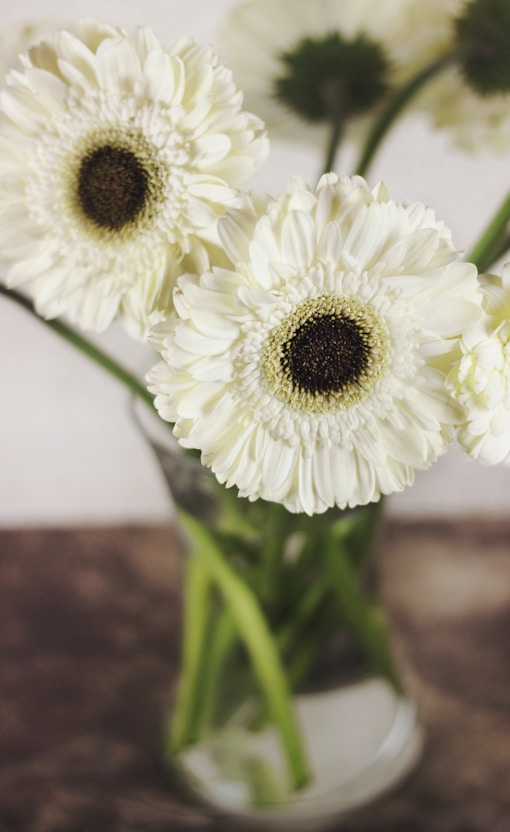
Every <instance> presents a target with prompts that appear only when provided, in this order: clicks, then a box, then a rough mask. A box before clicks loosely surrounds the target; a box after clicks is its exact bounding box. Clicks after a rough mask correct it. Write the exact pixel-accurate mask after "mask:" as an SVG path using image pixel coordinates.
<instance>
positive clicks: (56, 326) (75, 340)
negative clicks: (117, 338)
mask: <svg viewBox="0 0 510 832" xmlns="http://www.w3.org/2000/svg"><path fill="white" fill-rule="evenodd" d="M0 294H1V295H4V296H5V297H6V298H9V299H10V300H12V301H14V302H15V303H17V304H18V305H19V306H21V307H22V308H23V309H25V310H26V311H27V312H29V313H30V314H31V315H33V316H34V318H36V319H37V320H38V321H39V322H40V323H42V324H44V325H45V326H47V327H48V328H49V329H51V330H52V331H53V332H55V333H56V334H57V335H60V337H61V338H64V339H65V340H66V341H67V342H68V343H69V344H71V345H72V346H73V347H75V349H77V350H79V351H80V352H81V353H83V355H86V356H87V358H90V359H92V361H94V362H95V363H96V364H97V365H98V366H99V367H101V368H102V369H103V370H106V372H107V373H109V374H110V375H111V376H113V377H114V378H115V379H116V380H117V381H119V382H120V383H121V384H123V385H124V387H127V389H128V390H129V391H130V392H131V393H133V394H134V395H135V396H137V397H138V398H139V399H141V400H142V401H143V402H145V404H146V405H148V406H149V407H150V408H151V409H154V397H153V396H152V395H151V393H149V391H148V390H147V389H146V388H145V387H144V385H143V384H142V382H141V381H140V380H139V379H138V378H137V377H136V376H135V375H133V373H130V372H129V371H128V370H126V368H125V367H123V366H122V365H121V364H119V363H118V362H117V361H115V360H114V359H113V358H111V357H110V356H109V355H107V354H106V353H105V352H103V350H101V349H99V347H97V346H96V345H95V344H93V343H92V341H89V340H88V339H87V338H84V337H83V336H82V335H80V334H79V333H78V332H76V330H74V329H72V327H70V326H68V325H67V324H64V323H63V322H62V321H60V320H57V319H53V320H47V319H46V318H41V316H40V315H38V313H37V312H36V310H35V308H34V305H33V303H32V301H31V300H29V298H27V297H26V296H25V295H22V294H21V292H16V291H15V290H14V289H7V288H6V287H5V286H2V285H1V284H0Z"/></svg>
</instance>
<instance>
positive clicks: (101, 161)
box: [78, 144, 149, 231]
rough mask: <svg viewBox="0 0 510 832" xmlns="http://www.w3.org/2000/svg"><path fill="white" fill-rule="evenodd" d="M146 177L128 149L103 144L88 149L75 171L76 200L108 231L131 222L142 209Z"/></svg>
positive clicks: (144, 198)
mask: <svg viewBox="0 0 510 832" xmlns="http://www.w3.org/2000/svg"><path fill="white" fill-rule="evenodd" d="M148 192H149V177H148V174H147V171H146V170H145V168H144V166H143V164H141V162H140V160H139V159H138V158H137V156H136V154H135V153H133V152H132V151H131V150H126V149H124V148H121V147H113V146H111V145H108V144H107V145H103V146H102V147H98V148H96V149H95V150H92V151H91V152H89V153H87V155H86V156H85V157H84V159H83V160H82V162H81V165H80V169H79V172H78V201H79V204H80V206H81V209H82V211H83V213H84V214H85V216H86V217H88V218H89V219H90V220H92V222H94V223H95V224H96V225H98V226H99V227H100V228H105V229H108V230H110V231H117V230H119V229H121V228H123V227H124V226H125V225H127V224H129V223H133V222H134V221H135V220H136V218H137V217H138V216H139V214H140V213H141V211H142V210H143V208H144V206H145V204H146V201H147V196H148Z"/></svg>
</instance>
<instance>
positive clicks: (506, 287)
mask: <svg viewBox="0 0 510 832" xmlns="http://www.w3.org/2000/svg"><path fill="white" fill-rule="evenodd" d="M481 283H482V291H483V297H484V310H485V315H484V317H483V319H482V320H481V321H480V323H479V325H478V326H476V327H474V328H472V329H470V330H468V332H467V333H466V334H465V335H464V337H463V338H462V341H461V349H462V358H461V360H460V362H459V363H458V364H456V366H455V367H454V369H453V370H452V372H451V374H450V383H451V385H452V390H453V391H454V394H455V396H456V397H457V398H458V400H459V402H460V403H461V404H462V405H463V406H464V407H465V410H466V417H465V421H464V423H463V424H462V426H461V428H460V430H459V434H458V440H459V442H460V444H461V446H462V447H463V448H464V450H465V451H467V453H468V454H470V455H471V456H473V457H475V458H476V459H478V460H479V461H480V462H483V463H486V464H497V463H502V462H503V463H506V464H509V463H510V264H507V266H505V268H504V270H503V276H502V277H496V276H495V275H485V276H484V277H483V278H482V279H481Z"/></svg>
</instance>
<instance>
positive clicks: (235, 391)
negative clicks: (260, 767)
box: [149, 174, 480, 514]
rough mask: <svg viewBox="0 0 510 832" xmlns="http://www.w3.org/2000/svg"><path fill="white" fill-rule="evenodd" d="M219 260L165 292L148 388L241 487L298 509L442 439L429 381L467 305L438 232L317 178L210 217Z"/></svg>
mask: <svg viewBox="0 0 510 832" xmlns="http://www.w3.org/2000/svg"><path fill="white" fill-rule="evenodd" d="M219 225H220V236H221V239H222V241H223V244H224V247H225V250H226V253H227V254H228V256H229V257H230V260H231V263H232V265H231V266H230V268H228V269H225V268H223V269H219V268H216V269H213V270H212V271H211V272H207V273H205V274H203V275H201V276H200V277H199V278H198V277H197V278H195V279H191V278H188V279H181V280H180V281H179V282H178V288H177V290H176V298H175V305H176V309H177V312H178V315H179V319H178V320H174V321H168V322H165V323H162V324H160V325H159V326H158V327H156V329H155V331H154V333H153V336H152V341H153V344H154V346H155V347H156V348H157V349H159V350H160V352H161V354H162V358H163V360H162V361H161V362H160V363H159V364H158V365H157V366H156V367H155V368H154V369H153V371H152V372H151V374H150V376H149V389H150V390H151V391H152V392H154V393H155V394H156V406H157V408H158V410H159V412H160V414H161V415H162V417H163V418H165V419H167V420H169V421H172V422H175V432H176V435H177V436H178V437H179V439H180V441H181V444H183V445H184V446H186V447H193V448H198V449H200V450H201V451H202V461H203V463H204V464H205V465H207V466H210V467H211V468H212V470H213V471H214V472H215V474H216V476H217V477H218V479H219V480H220V481H221V482H225V483H226V484H227V485H228V486H230V485H234V484H235V485H237V487H238V488H239V490H240V494H241V496H247V497H250V498H251V499H255V498H258V497H262V498H264V499H267V500H273V501H277V502H281V503H283V504H284V505H285V506H286V507H287V508H288V509H290V510H291V511H305V512H307V513H309V514H313V513H317V512H322V511H324V510H326V509H327V508H328V507H330V506H333V505H335V504H337V505H338V506H340V507H345V506H355V505H358V504H364V503H367V502H369V501H373V500H376V499H377V498H378V497H379V495H380V494H388V493H391V492H393V491H398V490H400V489H402V488H403V487H404V486H405V485H408V484H410V483H411V482H412V479H413V471H414V469H416V468H427V467H428V466H429V465H431V463H432V462H433V461H434V460H435V459H436V457H437V456H438V455H439V454H441V453H443V452H444V451H445V449H446V447H447V445H448V443H449V441H450V440H451V438H452V426H453V425H454V424H455V423H456V421H458V419H459V418H460V408H459V407H458V406H457V405H456V404H455V403H454V401H453V399H452V397H451V396H450V394H449V392H448V391H447V388H446V383H445V376H446V370H447V368H448V367H449V364H450V361H451V358H452V355H453V354H455V353H456V351H457V349H458V338H459V334H460V333H461V332H462V331H463V330H464V328H465V327H466V326H467V325H468V324H469V323H470V322H471V321H472V320H473V319H476V318H477V317H478V316H479V314H480V310H479V293H478V288H477V281H476V270H475V268H474V266H471V265H469V264H465V263H460V262H458V259H457V255H456V252H455V250H454V248H453V245H452V242H451V237H450V233H449V231H448V229H447V228H446V226H445V225H444V224H443V223H441V222H439V221H437V220H436V218H435V216H434V214H433V212H432V211H431V210H430V209H427V208H426V207H425V206H424V205H421V204H413V205H408V206H401V205H397V204H396V203H395V202H393V201H392V200H391V199H390V198H389V196H388V194H387V192H386V189H385V188H384V186H382V185H380V186H378V187H376V188H375V189H374V190H373V191H371V190H369V188H368V186H367V184H366V183H365V181H364V180H362V179H361V178H359V177H354V178H350V179H343V180H338V179H337V177H336V176H335V175H333V174H329V175H327V176H325V177H323V178H322V179H321V181H320V183H319V186H318V188H317V190H316V192H313V191H311V190H310V189H309V188H308V187H307V186H306V185H305V184H304V183H303V182H301V181H299V180H295V181H293V183H292V185H291V186H290V188H289V189H288V191H287V192H286V193H285V194H284V195H283V196H282V197H280V198H279V199H276V200H273V199H270V198H269V197H265V198H262V197H261V196H257V197H254V198H253V199H252V200H251V202H250V201H249V200H247V202H246V204H245V206H244V208H243V209H242V210H237V211H232V212H230V213H229V214H228V215H227V216H226V217H225V218H224V219H222V220H221V221H220V224H219Z"/></svg>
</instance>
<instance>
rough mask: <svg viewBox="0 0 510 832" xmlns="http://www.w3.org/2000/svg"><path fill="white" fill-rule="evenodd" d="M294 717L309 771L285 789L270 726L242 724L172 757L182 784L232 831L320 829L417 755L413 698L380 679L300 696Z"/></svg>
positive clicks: (391, 783)
mask: <svg viewBox="0 0 510 832" xmlns="http://www.w3.org/2000/svg"><path fill="white" fill-rule="evenodd" d="M295 707H296V713H297V716H298V719H299V722H300V725H301V730H302V736H303V741H304V744H305V748H306V751H307V755H308V761H309V765H310V769H311V779H310V783H309V784H308V785H307V786H305V787H304V788H302V789H299V790H297V791H296V790H294V789H293V788H292V786H291V784H290V783H289V780H288V774H287V766H286V764H285V760H284V759H283V756H282V754H281V751H280V746H279V743H278V739H277V737H276V735H275V734H274V732H273V731H272V730H271V729H264V730H260V731H253V730H251V731H250V730H247V729H246V728H244V727H243V725H242V723H241V722H239V723H237V724H236V723H234V722H231V723H229V725H228V727H225V728H223V729H222V730H221V731H216V732H215V733H214V734H211V735H210V736H209V737H208V738H207V739H206V740H204V741H202V742H200V743H198V744H196V745H194V746H193V747H191V748H190V749H188V750H186V751H185V752H184V753H181V754H180V755H179V757H178V758H177V761H176V763H177V768H178V770H179V772H180V775H181V777H182V778H183V779H184V780H185V782H186V784H187V786H188V787H189V788H190V789H191V790H192V792H193V793H194V794H195V795H196V796H197V797H198V798H199V800H200V801H202V802H205V804H207V805H208V806H209V808H210V809H211V810H212V811H213V813H214V811H215V810H216V812H217V813H220V814H221V815H222V817H223V818H224V819H225V820H227V819H230V821H231V823H232V824H234V825H235V826H238V827H241V826H242V827H244V828H252V829H253V828H259V829H260V828H263V827H264V826H266V827H267V828H268V829H275V830H277V829H293V830H299V829H314V830H319V829H325V828H327V827H328V826H329V825H330V824H332V823H333V822H335V821H338V820H340V819H341V818H342V816H348V815H349V814H350V813H352V812H354V811H356V810H359V809H360V808H362V807H363V806H365V805H367V804H369V803H370V802H372V801H373V800H375V799H376V798H378V797H380V796H382V795H383V794H385V793H386V792H387V791H389V790H390V789H392V788H394V787H395V786H397V785H398V784H399V783H400V782H401V781H402V780H403V779H404V778H405V777H406V776H407V775H408V774H410V772H411V771H412V770H413V768H414V767H415V765H416V764H417V762H418V760H419V759H420V757H421V754H422V750H423V742H424V735H423V729H422V727H421V724H420V722H419V719H418V715H417V710H416V706H415V704H414V702H413V701H412V700H410V699H408V698H405V697H402V696H400V695H398V694H397V693H396V692H395V691H394V690H393V688H391V687H390V685H388V684H387V683H386V682H384V681H382V680H380V679H369V680H365V681H361V682H358V683H356V684H353V685H350V686H349V687H347V688H346V687H342V688H340V689H336V690H327V691H321V692H319V693H311V694H305V695H300V696H297V697H296V698H295Z"/></svg>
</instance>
